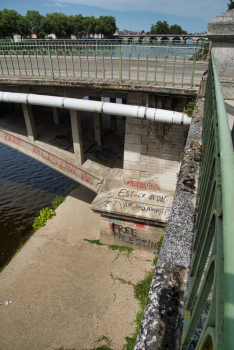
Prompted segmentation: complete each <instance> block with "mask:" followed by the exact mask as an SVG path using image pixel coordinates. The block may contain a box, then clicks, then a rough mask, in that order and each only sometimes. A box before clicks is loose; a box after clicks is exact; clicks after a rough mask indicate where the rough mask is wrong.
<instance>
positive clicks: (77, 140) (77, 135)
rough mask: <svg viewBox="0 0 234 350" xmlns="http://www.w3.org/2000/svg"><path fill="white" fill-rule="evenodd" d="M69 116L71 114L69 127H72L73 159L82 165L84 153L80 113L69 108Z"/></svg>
mask: <svg viewBox="0 0 234 350" xmlns="http://www.w3.org/2000/svg"><path fill="white" fill-rule="evenodd" d="M70 116H71V128H72V138H73V148H74V153H75V161H76V164H77V165H82V164H83V163H84V153H83V142H82V131H81V123H80V113H79V111H76V110H73V109H70Z"/></svg>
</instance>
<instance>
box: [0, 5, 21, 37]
mask: <svg viewBox="0 0 234 350" xmlns="http://www.w3.org/2000/svg"><path fill="white" fill-rule="evenodd" d="M18 18H19V15H18V13H17V12H16V11H15V10H7V9H4V10H2V11H0V33H1V36H2V37H3V38H4V39H5V38H6V37H12V35H13V34H15V33H16V32H17V21H18Z"/></svg>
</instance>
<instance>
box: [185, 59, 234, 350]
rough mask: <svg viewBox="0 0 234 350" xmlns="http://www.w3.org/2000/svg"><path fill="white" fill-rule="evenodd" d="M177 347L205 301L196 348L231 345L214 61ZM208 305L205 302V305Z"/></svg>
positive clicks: (232, 158) (230, 261)
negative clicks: (201, 328) (187, 276)
mask: <svg viewBox="0 0 234 350" xmlns="http://www.w3.org/2000/svg"><path fill="white" fill-rule="evenodd" d="M196 212H197V214H196V223H195V234H194V242H193V248H192V261H191V270H190V280H189V288H188V297H187V302H186V307H185V316H184V328H183V335H182V342H181V350H187V349H188V348H189V345H190V342H191V340H192V339H193V337H194V335H195V333H196V330H197V326H198V323H199V319H200V317H201V315H202V312H203V310H204V307H205V305H208V304H207V300H208V299H210V295H211V294H212V298H211V300H210V301H209V302H210V306H209V312H208V314H207V318H206V323H205V325H204V327H203V325H202V326H201V327H203V330H202V333H201V335H200V337H199V340H198V342H197V346H196V349H203V348H206V349H208V348H209V349H214V350H232V349H234V253H233V251H232V249H233V247H234V232H233V229H234V153H233V146H232V141H231V133H230V129H229V125H228V119H227V113H226V109H225V104H224V100H223V95H222V90H221V86H220V81H219V75H218V70H217V68H216V64H215V59H214V57H213V55H212V54H211V61H210V67H209V74H208V83H207V91H206V104H205V115H204V130H203V150H202V168H201V177H200V184H199V192H198V200H197V210H196ZM206 307H208V306H206Z"/></svg>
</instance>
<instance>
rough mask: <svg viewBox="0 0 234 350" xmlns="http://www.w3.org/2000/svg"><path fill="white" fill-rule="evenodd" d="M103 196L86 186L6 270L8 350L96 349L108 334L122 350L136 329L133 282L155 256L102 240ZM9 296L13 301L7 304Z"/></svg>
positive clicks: (1, 290)
mask: <svg viewBox="0 0 234 350" xmlns="http://www.w3.org/2000/svg"><path fill="white" fill-rule="evenodd" d="M94 196H95V194H94V193H93V192H91V191H90V190H88V189H87V188H85V187H83V186H80V187H79V188H78V189H76V190H74V191H73V192H72V193H71V195H70V196H69V197H68V198H67V199H66V201H65V202H64V203H63V204H61V206H60V207H59V208H58V209H57V210H56V216H55V217H54V218H53V219H51V220H50V221H48V222H47V224H46V226H45V227H43V228H41V229H40V230H39V231H37V232H36V233H35V234H34V235H33V236H32V238H31V239H30V240H29V241H28V242H27V244H26V246H25V247H24V248H23V249H22V250H21V251H20V252H19V254H18V255H17V256H16V257H15V258H14V259H13V260H12V261H11V262H10V264H9V265H8V266H7V267H6V268H5V270H4V271H3V272H2V273H1V274H0V303H1V305H0V313H1V317H0V329H1V336H0V349H3V350H34V349H35V350H39V349H40V350H41V349H43V350H44V349H45V350H46V349H51V350H52V349H59V348H64V349H75V350H81V349H84V350H87V349H90V348H94V341H95V340H97V339H98V338H99V337H101V336H106V337H108V338H109V340H110V342H111V343H110V347H111V348H112V349H113V350H119V349H121V348H122V346H123V344H124V343H125V340H124V338H125V337H126V336H129V335H131V333H133V332H134V329H135V323H134V320H135V317H136V313H137V311H138V310H139V305H138V302H137V301H136V299H135V298H134V291H133V286H132V285H129V284H125V283H122V282H121V281H120V280H118V278H122V279H123V280H126V281H130V282H131V283H133V284H135V283H137V282H138V281H139V280H140V279H143V278H144V276H145V271H147V270H150V269H151V268H152V265H151V263H152V260H153V258H154V255H153V254H151V253H147V252H142V251H134V252H133V253H131V254H130V255H129V256H128V254H127V253H125V252H122V253H119V252H118V251H113V250H110V249H108V247H107V246H98V245H95V244H91V243H89V242H86V241H84V240H83V239H84V238H86V239H99V232H100V218H99V215H97V214H94V213H93V212H92V211H91V210H90V209H89V205H90V203H91V201H92V200H93V198H94ZM6 301H12V303H11V304H9V305H5V302H6Z"/></svg>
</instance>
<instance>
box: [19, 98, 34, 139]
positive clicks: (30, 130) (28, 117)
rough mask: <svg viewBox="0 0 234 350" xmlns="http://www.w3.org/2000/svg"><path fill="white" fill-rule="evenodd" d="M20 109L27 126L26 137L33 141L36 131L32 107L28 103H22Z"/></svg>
mask: <svg viewBox="0 0 234 350" xmlns="http://www.w3.org/2000/svg"><path fill="white" fill-rule="evenodd" d="M22 109H23V113H24V120H25V124H26V128H27V134H28V138H29V139H30V140H32V141H35V140H36V139H37V132H36V127H35V122H34V118H33V113H32V107H31V106H30V105H28V104H24V103H22Z"/></svg>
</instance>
